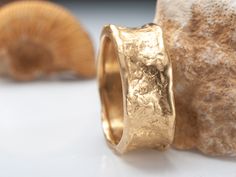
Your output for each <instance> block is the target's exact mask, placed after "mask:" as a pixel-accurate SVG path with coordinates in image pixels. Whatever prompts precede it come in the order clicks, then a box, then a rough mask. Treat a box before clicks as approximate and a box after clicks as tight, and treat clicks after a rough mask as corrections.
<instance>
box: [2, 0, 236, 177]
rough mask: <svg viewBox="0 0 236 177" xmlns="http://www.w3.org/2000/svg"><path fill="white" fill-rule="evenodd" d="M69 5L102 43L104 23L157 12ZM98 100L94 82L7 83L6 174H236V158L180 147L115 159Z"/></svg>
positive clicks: (134, 20)
mask: <svg viewBox="0 0 236 177" xmlns="http://www.w3.org/2000/svg"><path fill="white" fill-rule="evenodd" d="M145 2H146V1H145ZM144 4H145V3H144ZM66 5H67V6H68V7H70V8H71V9H73V11H74V13H76V14H77V16H78V17H80V18H81V19H83V20H82V22H83V24H86V26H87V28H88V29H89V31H90V32H91V34H92V36H93V38H94V39H95V41H96V42H98V38H99V33H100V31H101V28H102V25H103V24H105V23H113V22H114V23H115V24H120V25H122V24H123V25H130V26H136V25H141V24H144V23H146V22H149V21H151V20H152V18H153V14H154V7H153V9H151V8H152V6H148V7H146V6H144V5H143V6H140V5H138V3H137V8H134V7H135V6H133V8H132V9H131V10H129V8H123V9H122V11H121V10H119V9H118V8H120V7H122V5H117V6H116V8H115V9H112V8H108V7H105V8H104V7H103V6H102V5H100V6H99V5H98V6H93V7H91V9H90V10H88V7H87V6H88V5H84V6H79V7H78V9H79V10H77V7H76V6H75V5H74V4H72V5H71V4H66ZM85 6H86V7H85ZM149 9H150V10H149ZM120 11H121V12H120ZM98 98H99V97H98V92H97V84H96V82H95V81H80V82H77V81H71V82H69V81H67V82H66V81H52V82H49V81H39V82H33V83H24V84H21V83H8V82H0V100H1V101H0V177H132V176H134V177H149V176H151V177H212V176H214V177H222V176H227V177H236V168H235V167H236V159H223V158H222V159H219V158H210V157H206V156H203V155H201V154H199V153H196V152H181V151H176V150H173V149H172V150H169V151H167V152H158V151H154V150H144V151H137V152H132V153H129V154H127V155H125V156H123V157H119V156H117V155H115V154H114V153H113V152H112V151H111V150H110V149H109V148H108V147H107V145H106V143H105V141H104V138H103V134H102V131H101V125H100V124H101V123H100V106H99V99H98Z"/></svg>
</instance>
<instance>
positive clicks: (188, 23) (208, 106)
mask: <svg viewBox="0 0 236 177" xmlns="http://www.w3.org/2000/svg"><path fill="white" fill-rule="evenodd" d="M155 22H156V23H158V24H159V25H160V26H162V28H163V31H164V36H165V40H166V46H167V49H168V50H169V54H170V57H171V59H172V63H173V74H174V93H175V99H176V114H177V125H176V135H175V141H174V146H175V147H176V148H178V149H192V148H197V149H199V150H200V151H202V152H203V153H206V154H210V155H236V1H235V0H188V1H179V0H159V2H158V6H157V14H156V18H155Z"/></svg>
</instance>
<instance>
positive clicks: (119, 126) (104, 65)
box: [98, 24, 175, 153]
mask: <svg viewBox="0 0 236 177" xmlns="http://www.w3.org/2000/svg"><path fill="white" fill-rule="evenodd" d="M98 81H99V91H100V98H101V103H102V124H103V130H104V134H105V137H106V140H107V142H108V144H109V145H110V146H111V147H112V148H113V149H115V151H116V152H118V153H124V152H127V151H130V150H133V149H138V148H145V147H148V148H157V149H161V150H163V149H166V148H167V147H168V146H169V145H170V144H171V143H172V141H173V137H174V127H175V107H174V97H173V91H172V67H171V61H170V59H169V57H168V54H167V51H166V49H165V46H164V40H163V34H162V30H161V28H160V27H159V26H157V25H155V24H148V25H145V26H143V27H141V28H123V27H116V26H114V25H108V26H105V27H104V29H103V32H102V35H101V43H100V50H99V56H98Z"/></svg>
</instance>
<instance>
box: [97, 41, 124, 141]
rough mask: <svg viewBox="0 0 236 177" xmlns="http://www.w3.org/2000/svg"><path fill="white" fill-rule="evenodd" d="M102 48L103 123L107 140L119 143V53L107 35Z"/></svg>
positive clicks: (120, 105) (120, 131)
mask: <svg viewBox="0 0 236 177" xmlns="http://www.w3.org/2000/svg"><path fill="white" fill-rule="evenodd" d="M103 44H104V46H103V48H102V50H103V51H102V58H103V77H102V84H101V87H102V88H101V89H100V90H101V98H102V102H103V105H104V111H105V112H104V115H103V116H105V117H104V118H103V125H104V126H105V127H106V130H105V129H104V132H105V136H106V138H107V140H108V141H109V142H110V143H111V144H113V145H117V144H118V143H119V142H120V139H121V137H122V134H123V119H124V111H123V94H122V83H121V76H120V65H119V61H118V55H117V52H116V50H115V47H114V44H113V42H112V41H111V40H110V39H109V38H108V37H105V39H104V43H103Z"/></svg>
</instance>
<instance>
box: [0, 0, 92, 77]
mask: <svg viewBox="0 0 236 177" xmlns="http://www.w3.org/2000/svg"><path fill="white" fill-rule="evenodd" d="M0 72H1V73H2V75H6V76H10V77H12V78H13V79H17V80H33V79H37V78H40V77H42V76H45V75H52V74H55V73H64V72H71V73H72V74H74V75H76V76H81V77H85V78H90V77H93V76H95V60H94V50H93V44H92V41H91V40H90V38H89V36H88V34H87V32H86V31H85V30H84V28H83V27H82V26H81V25H80V23H79V22H78V21H77V20H76V18H74V17H73V16H72V14H70V13H69V11H67V10H65V9H64V8H62V7H60V6H58V5H56V4H53V3H51V2H50V3H49V2H43V1H18V2H12V3H9V4H7V5H5V6H4V7H2V8H1V10H0Z"/></svg>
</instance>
